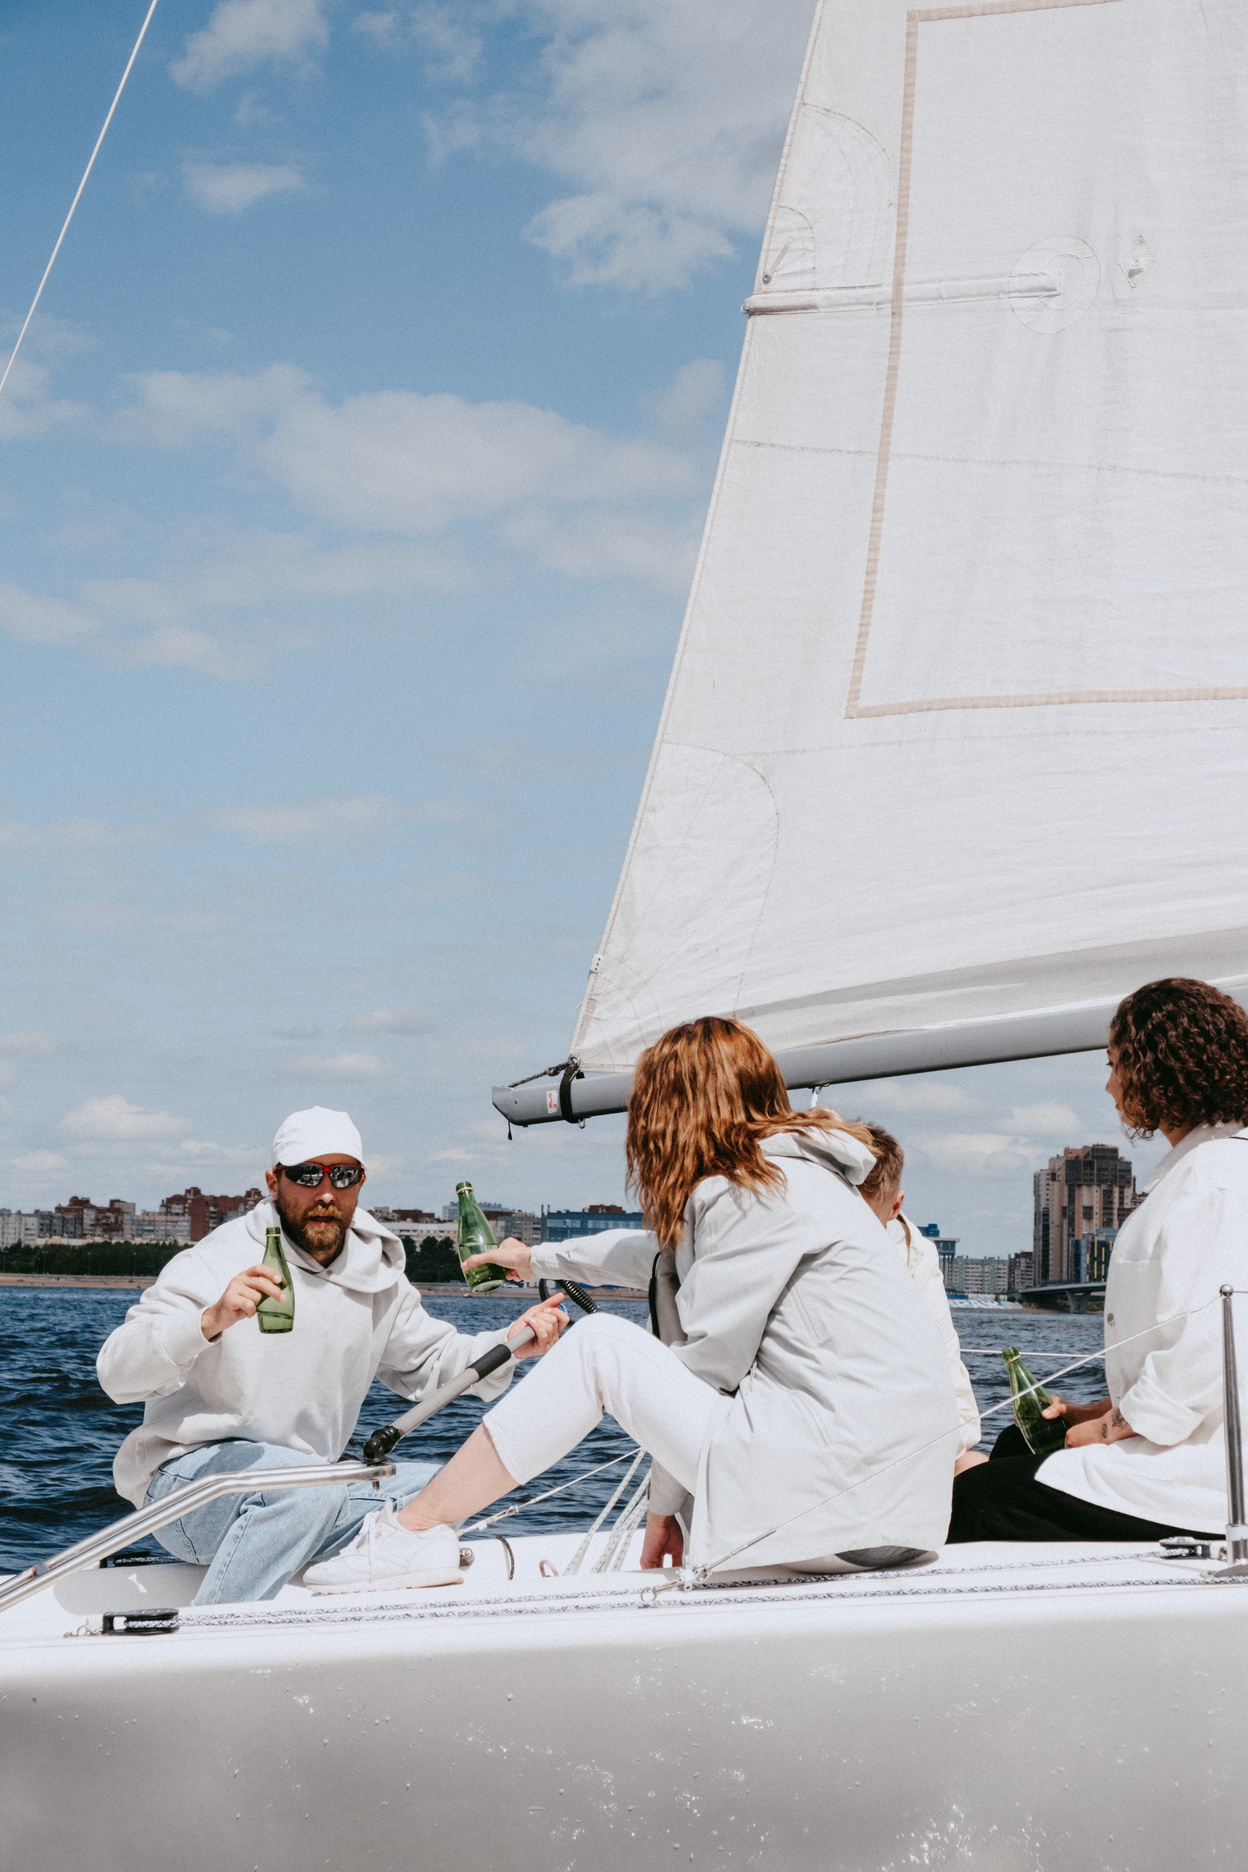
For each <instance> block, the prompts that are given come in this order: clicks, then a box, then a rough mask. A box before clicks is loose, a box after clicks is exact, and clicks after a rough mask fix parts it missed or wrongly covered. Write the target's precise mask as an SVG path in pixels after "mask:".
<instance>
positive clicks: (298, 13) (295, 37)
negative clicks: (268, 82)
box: [169, 0, 329, 91]
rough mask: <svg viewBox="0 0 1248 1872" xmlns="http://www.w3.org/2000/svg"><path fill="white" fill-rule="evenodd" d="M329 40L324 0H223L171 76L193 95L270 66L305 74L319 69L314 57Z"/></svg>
mask: <svg viewBox="0 0 1248 1872" xmlns="http://www.w3.org/2000/svg"><path fill="white" fill-rule="evenodd" d="M328 39H329V26H328V24H327V22H326V18H325V4H324V0H221V3H220V5H219V6H217V8H216V9H215V10H214V12H213V14H212V17H211V19H210V20H209V21H208V24H207V26H205V27H204V29H203V31H202V32H197V33H193V34H192V35H191V37H190V39H188V40H187V43H186V51H185V53H184V54H183V56H182V58H181V59H179V60H178V61H177V63H176V64H173V65H171V66H170V67H169V70H170V72H171V73H172V75H173V77H174V79H175V80H176V82H177V83H178V84H180V85H184V86H185V87H186V89H187V90H188V91H208V90H211V88H212V87H213V85H216V84H219V83H220V82H221V80H222V79H223V78H232V77H234V76H236V75H237V74H238V73H240V72H248V71H253V70H254V69H255V67H256V66H257V65H263V64H266V63H270V62H272V63H274V64H278V65H293V66H294V67H295V68H296V70H297V71H299V72H301V73H303V72H308V71H310V70H313V69H315V66H314V60H313V56H312V55H313V54H314V53H317V52H321V51H323V50H324V48H325V45H326V44H327V42H328Z"/></svg>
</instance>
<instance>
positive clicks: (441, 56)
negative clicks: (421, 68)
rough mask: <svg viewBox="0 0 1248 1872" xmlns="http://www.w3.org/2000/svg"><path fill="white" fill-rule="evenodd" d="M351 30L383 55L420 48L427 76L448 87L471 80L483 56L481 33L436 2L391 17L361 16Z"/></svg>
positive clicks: (401, 10) (399, 10) (397, 11)
mask: <svg viewBox="0 0 1248 1872" xmlns="http://www.w3.org/2000/svg"><path fill="white" fill-rule="evenodd" d="M462 10H463V9H462V8H461V9H460V11H461V12H462ZM351 30H352V31H353V32H357V33H361V34H362V35H363V36H364V37H365V38H366V39H371V40H372V42H373V44H374V45H375V46H376V47H377V49H378V51H381V52H398V51H402V50H405V49H406V48H407V47H408V46H419V47H420V49H421V50H422V51H423V52H424V53H425V55H426V59H427V63H426V65H425V72H426V75H427V76H428V77H430V78H435V79H440V80H442V81H443V82H445V83H447V84H463V83H464V82H465V81H466V80H467V79H469V78H471V77H472V74H473V72H474V71H475V69H476V66H477V62H478V60H479V59H480V57H481V52H482V43H481V35H480V33H479V32H476V31H474V29H473V28H472V27H471V26H469V25H467V24H466V23H465V22H464V21H463V20H462V19H457V18H456V17H455V9H454V8H453V7H450V6H438V5H435V4H433V0H425V4H423V5H421V6H411V7H401V8H391V10H390V11H389V12H388V13H360V14H358V15H357V17H356V18H355V19H354V20H352V22H351Z"/></svg>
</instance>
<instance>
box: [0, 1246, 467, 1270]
mask: <svg viewBox="0 0 1248 1872" xmlns="http://www.w3.org/2000/svg"><path fill="white" fill-rule="evenodd" d="M402 1239H403V1245H404V1247H405V1248H406V1250H407V1278H408V1280H410V1281H458V1280H462V1279H463V1276H462V1275H461V1273H460V1271H459V1256H458V1255H457V1254H456V1252H455V1244H454V1242H452V1241H448V1240H447V1239H446V1237H445V1236H439V1235H426V1236H425V1237H424V1239H423V1241H420V1242H417V1241H416V1240H415V1238H414V1237H413V1236H410V1235H405V1236H404V1237H403V1238H402ZM188 1245H189V1244H187V1243H183V1242H127V1241H107V1242H105V1241H96V1242H23V1243H15V1244H14V1246H13V1247H11V1248H0V1274H159V1273H160V1270H161V1269H162V1268H163V1267H164V1265H165V1263H166V1262H167V1261H172V1259H173V1257H174V1255H176V1254H181V1252H182V1250H183V1248H184V1247H186V1246H188Z"/></svg>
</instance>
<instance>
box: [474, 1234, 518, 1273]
mask: <svg viewBox="0 0 1248 1872" xmlns="http://www.w3.org/2000/svg"><path fill="white" fill-rule="evenodd" d="M487 1263H488V1264H489V1265H490V1266H491V1267H501V1268H506V1270H507V1278H508V1280H512V1281H530V1280H532V1278H533V1250H532V1249H531V1248H528V1247H526V1246H525V1244H524V1243H523V1242H522V1241H517V1240H516V1238H515V1236H514V1235H508V1236H507V1238H506V1240H505V1241H501V1242H499V1244H498V1247H497V1248H491V1249H490V1250H489V1252H488V1254H475V1255H470V1256H469V1257H468V1259H467V1260H466V1261H465V1262H464V1267H465V1269H467V1268H474V1267H485V1266H486V1264H487Z"/></svg>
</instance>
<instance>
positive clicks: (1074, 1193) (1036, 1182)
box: [1032, 1144, 1140, 1287]
mask: <svg viewBox="0 0 1248 1872" xmlns="http://www.w3.org/2000/svg"><path fill="white" fill-rule="evenodd" d="M1032 1183H1033V1193H1034V1200H1035V1213H1034V1220H1033V1225H1032V1266H1033V1269H1034V1282H1035V1285H1036V1286H1038V1287H1042V1286H1044V1285H1045V1284H1046V1283H1048V1282H1050V1281H1071V1280H1090V1279H1103V1278H1104V1275H1103V1274H1101V1275H1089V1274H1085V1273H1083V1272H1082V1271H1079V1272H1076V1271H1075V1270H1076V1264H1077V1262H1080V1261H1082V1259H1083V1257H1082V1255H1080V1254H1078V1253H1077V1252H1076V1246H1075V1244H1076V1243H1077V1242H1078V1241H1080V1240H1082V1239H1084V1238H1087V1237H1089V1236H1091V1237H1101V1238H1103V1237H1104V1236H1105V1235H1106V1234H1107V1233H1109V1232H1111V1231H1112V1233H1111V1234H1110V1245H1111V1246H1112V1235H1113V1234H1116V1233H1117V1231H1118V1230H1119V1229H1120V1228H1121V1227H1122V1224H1123V1223H1124V1222H1125V1221H1126V1219H1127V1217H1128V1216H1129V1215H1130V1213H1131V1211H1132V1210H1133V1209H1134V1208H1135V1206H1136V1204H1137V1203H1138V1202H1139V1201H1140V1196H1139V1193H1138V1191H1137V1190H1136V1187H1135V1175H1134V1172H1133V1171H1132V1168H1131V1162H1130V1159H1129V1158H1126V1157H1124V1156H1123V1155H1122V1153H1121V1152H1120V1151H1119V1150H1118V1149H1117V1148H1116V1146H1114V1145H1112V1144H1081V1145H1077V1146H1075V1147H1074V1148H1070V1147H1067V1149H1065V1150H1064V1151H1063V1152H1062V1154H1061V1156H1060V1157H1050V1159H1049V1161H1048V1163H1047V1165H1046V1166H1045V1168H1044V1169H1043V1170H1037V1171H1036V1173H1035V1176H1034V1178H1033V1179H1032ZM1098 1259H1099V1257H1098Z"/></svg>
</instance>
